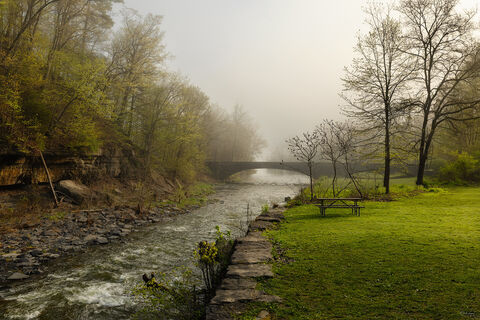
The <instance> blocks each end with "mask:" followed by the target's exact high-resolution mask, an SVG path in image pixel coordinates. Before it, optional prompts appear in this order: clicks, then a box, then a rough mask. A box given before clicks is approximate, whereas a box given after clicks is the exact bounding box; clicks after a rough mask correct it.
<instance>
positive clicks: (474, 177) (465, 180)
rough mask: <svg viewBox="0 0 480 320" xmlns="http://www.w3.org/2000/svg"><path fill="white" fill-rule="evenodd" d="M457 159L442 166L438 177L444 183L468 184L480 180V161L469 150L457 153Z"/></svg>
mask: <svg viewBox="0 0 480 320" xmlns="http://www.w3.org/2000/svg"><path fill="white" fill-rule="evenodd" d="M455 156H456V157H455V159H454V160H453V161H451V162H448V163H446V164H445V165H444V166H443V167H442V168H440V170H439V172H438V175H437V179H438V181H439V182H440V183H443V184H454V185H466V184H469V183H472V182H479V181H480V161H479V159H478V158H476V157H474V156H473V155H471V154H469V153H467V152H461V153H458V154H456V155H455Z"/></svg>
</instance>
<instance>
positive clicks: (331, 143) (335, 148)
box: [315, 119, 362, 197]
mask: <svg viewBox="0 0 480 320" xmlns="http://www.w3.org/2000/svg"><path fill="white" fill-rule="evenodd" d="M315 131H316V132H318V136H319V139H320V154H321V155H320V156H321V157H322V158H323V159H325V160H328V161H330V163H331V164H332V169H333V177H332V193H333V196H334V197H336V196H338V195H339V194H340V193H341V192H342V191H343V190H345V189H346V188H347V187H348V186H349V185H350V184H352V183H353V185H354V187H355V189H356V190H357V192H358V193H359V194H360V196H361V195H362V192H361V190H360V186H359V184H358V182H357V179H356V177H355V173H354V165H353V162H354V160H356V159H355V158H356V157H355V154H356V149H357V146H358V141H357V140H358V139H356V137H357V135H358V132H357V130H356V129H355V127H354V126H353V125H351V124H349V123H348V122H339V121H332V120H327V119H325V120H323V123H322V124H320V125H318V126H317V128H316V130H315ZM339 168H343V170H344V172H345V173H346V174H347V176H348V177H349V179H350V182H349V183H348V184H346V185H345V186H343V187H342V188H338V186H337V176H338V170H339Z"/></svg>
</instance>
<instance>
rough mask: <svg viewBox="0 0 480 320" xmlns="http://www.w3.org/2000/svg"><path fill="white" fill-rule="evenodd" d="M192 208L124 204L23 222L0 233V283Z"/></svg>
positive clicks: (19, 277) (20, 276)
mask: <svg viewBox="0 0 480 320" xmlns="http://www.w3.org/2000/svg"><path fill="white" fill-rule="evenodd" d="M196 208H197V207H189V208H187V209H180V208H177V207H176V206H174V205H165V206H163V207H156V208H153V209H151V210H147V211H145V210H144V211H141V212H140V210H138V209H137V208H134V207H128V206H124V207H116V208H108V209H98V210H84V211H78V212H71V213H63V214H57V215H53V216H50V217H44V218H42V219H41V220H40V221H39V222H38V223H35V224H33V223H32V224H29V223H26V224H24V226H23V228H21V229H18V230H16V231H14V232H10V233H8V234H2V235H0V286H2V285H8V283H9V282H12V281H16V280H22V279H26V278H29V276H31V275H34V274H39V273H43V272H45V271H46V268H47V267H46V265H47V263H48V262H49V261H51V260H53V259H56V258H59V257H60V256H64V255H67V254H73V253H75V252H81V251H84V250H85V249H86V248H87V247H88V246H92V245H105V244H108V243H111V242H114V241H123V239H124V237H125V236H127V235H128V234H129V233H131V232H132V231H134V230H136V229H139V228H141V227H142V226H144V225H147V224H152V223H158V222H161V221H162V219H164V218H166V217H171V216H174V215H178V214H185V213H188V212H189V211H190V210H193V209H196Z"/></svg>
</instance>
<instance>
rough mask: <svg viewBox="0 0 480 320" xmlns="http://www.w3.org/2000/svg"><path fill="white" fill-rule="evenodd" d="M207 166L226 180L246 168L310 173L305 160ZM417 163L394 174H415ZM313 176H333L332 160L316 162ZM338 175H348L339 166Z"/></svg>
mask: <svg viewBox="0 0 480 320" xmlns="http://www.w3.org/2000/svg"><path fill="white" fill-rule="evenodd" d="M206 165H207V167H208V168H209V169H210V172H211V175H212V177H213V178H215V179H217V180H226V179H227V178H228V177H230V176H231V175H233V174H235V173H237V172H241V171H244V170H252V169H280V170H288V171H295V172H300V173H303V174H307V173H308V168H307V165H306V164H305V163H303V162H280V161H279V162H251V161H207V162H206ZM381 168H382V166H381V165H379V164H362V165H356V166H355V169H356V170H355V172H360V171H371V170H379V169H380V170H381ZM415 172H416V165H408V168H405V167H398V166H392V168H391V173H392V174H395V173H397V174H402V175H403V174H405V175H406V176H415ZM312 173H313V177H314V178H315V179H317V178H319V177H321V176H332V175H333V170H332V165H331V163H330V162H326V161H322V162H316V163H315V164H314V166H313V170H312ZM337 175H338V176H339V177H341V176H346V172H345V171H344V169H343V168H342V167H341V166H339V167H338V171H337Z"/></svg>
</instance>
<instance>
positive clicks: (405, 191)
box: [289, 175, 443, 206]
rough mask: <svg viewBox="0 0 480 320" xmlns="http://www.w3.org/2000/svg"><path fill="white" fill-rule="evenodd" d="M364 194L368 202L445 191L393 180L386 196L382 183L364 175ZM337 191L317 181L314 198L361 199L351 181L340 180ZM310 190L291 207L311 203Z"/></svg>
mask: <svg viewBox="0 0 480 320" xmlns="http://www.w3.org/2000/svg"><path fill="white" fill-rule="evenodd" d="M357 183H358V186H359V187H360V190H361V192H362V198H363V199H368V200H379V201H382V200H385V201H390V200H396V199H401V198H404V197H411V196H414V195H416V194H419V193H423V192H442V191H443V189H441V188H435V187H433V185H432V186H417V185H415V180H414V179H413V178H402V179H395V178H393V179H391V185H390V193H389V194H385V187H383V186H380V184H381V183H382V181H380V180H377V179H375V178H373V177H371V176H368V175H364V176H362V177H361V178H359V179H358V180H357ZM336 188H337V191H336V192H335V195H333V192H332V188H331V181H330V179H329V178H328V177H323V178H320V179H318V180H316V181H315V183H314V186H313V190H314V198H333V197H339V198H352V197H355V198H356V197H360V195H359V193H358V191H357V189H356V188H355V187H354V186H353V185H352V183H351V180H350V179H346V178H338V179H337V181H336ZM309 198H310V188H304V189H302V190H301V192H300V194H299V195H297V196H296V197H295V198H294V199H292V200H291V201H290V203H289V205H290V206H294V205H300V204H306V203H309V202H310V201H309Z"/></svg>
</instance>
